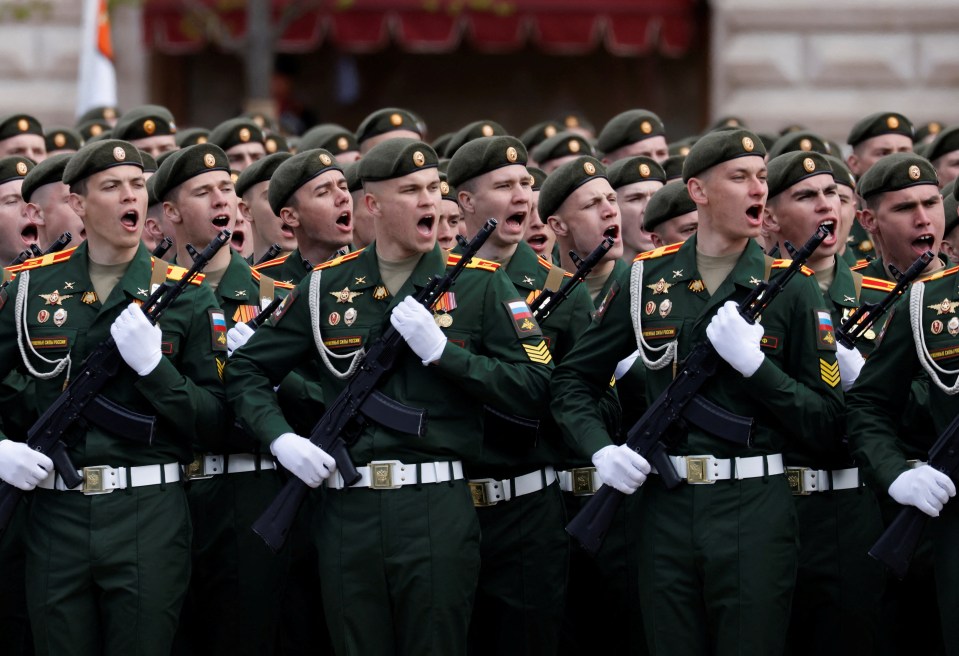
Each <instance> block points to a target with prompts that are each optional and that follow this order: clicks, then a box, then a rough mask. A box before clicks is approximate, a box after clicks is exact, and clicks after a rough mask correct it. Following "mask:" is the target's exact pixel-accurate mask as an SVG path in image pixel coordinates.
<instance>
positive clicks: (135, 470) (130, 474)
mask: <svg viewBox="0 0 959 656" xmlns="http://www.w3.org/2000/svg"><path fill="white" fill-rule="evenodd" d="M161 472H162V477H161ZM77 474H78V475H79V476H80V477H81V478H82V479H83V483H81V484H80V485H78V486H76V487H66V485H64V483H63V479H62V478H60V477H59V476H57V474H56V472H51V473H50V475H49V476H47V477H46V478H45V479H43V480H42V481H40V483H39V484H38V485H37V487H40V488H43V489H44V490H59V491H61V492H83V493H84V494H87V495H90V494H109V493H110V492H113V491H114V490H125V489H126V488H128V487H142V486H144V485H159V484H160V483H176V482H178V481H179V480H180V463H178V462H171V463H167V464H165V465H142V466H140V467H108V466H106V465H97V466H94V467H84V468H83V469H82V470H80V471H78V472H77ZM128 479H129V484H128V483H127V480H128Z"/></svg>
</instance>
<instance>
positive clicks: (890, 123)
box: [886, 116, 899, 130]
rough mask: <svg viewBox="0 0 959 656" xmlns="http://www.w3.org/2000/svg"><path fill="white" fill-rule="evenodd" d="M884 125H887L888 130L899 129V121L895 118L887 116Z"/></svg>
mask: <svg viewBox="0 0 959 656" xmlns="http://www.w3.org/2000/svg"><path fill="white" fill-rule="evenodd" d="M886 125H888V126H889V128H890V129H892V130H895V129H896V128H898V127H899V119H898V118H896V117H895V116H887V117H886Z"/></svg>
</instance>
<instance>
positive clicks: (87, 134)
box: [77, 118, 113, 142]
mask: <svg viewBox="0 0 959 656" xmlns="http://www.w3.org/2000/svg"><path fill="white" fill-rule="evenodd" d="M112 129H113V128H111V127H110V124H109V123H107V122H106V121H104V120H102V119H96V118H95V119H91V120H89V121H83V122H82V123H78V124H77V130H79V132H80V136H81V137H83V141H84V142H87V141H90V139H93V138H94V137H99V136H100V135H101V134H103V133H104V132H110V131H112Z"/></svg>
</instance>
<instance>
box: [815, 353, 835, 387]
mask: <svg viewBox="0 0 959 656" xmlns="http://www.w3.org/2000/svg"><path fill="white" fill-rule="evenodd" d="M819 375H820V377H821V378H822V381H823V382H824V383H826V384H827V385H829V386H830V387H835V386H836V385H838V384H839V361H838V360H836V361H835V362H831V363H830V362H826V361H825V360H823V359H822V358H819Z"/></svg>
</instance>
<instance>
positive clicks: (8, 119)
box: [0, 114, 43, 141]
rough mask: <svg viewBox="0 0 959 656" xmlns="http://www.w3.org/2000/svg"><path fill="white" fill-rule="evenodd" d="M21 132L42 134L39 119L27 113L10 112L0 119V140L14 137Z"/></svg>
mask: <svg viewBox="0 0 959 656" xmlns="http://www.w3.org/2000/svg"><path fill="white" fill-rule="evenodd" d="M21 134H37V135H40V136H41V137H42V136H43V128H42V127H40V121H38V120H37V119H35V118H33V117H32V116H30V115H29V114H10V115H8V116H5V117H4V118H2V119H0V141H2V140H4V139H9V138H10V137H16V136H18V135H21Z"/></svg>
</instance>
